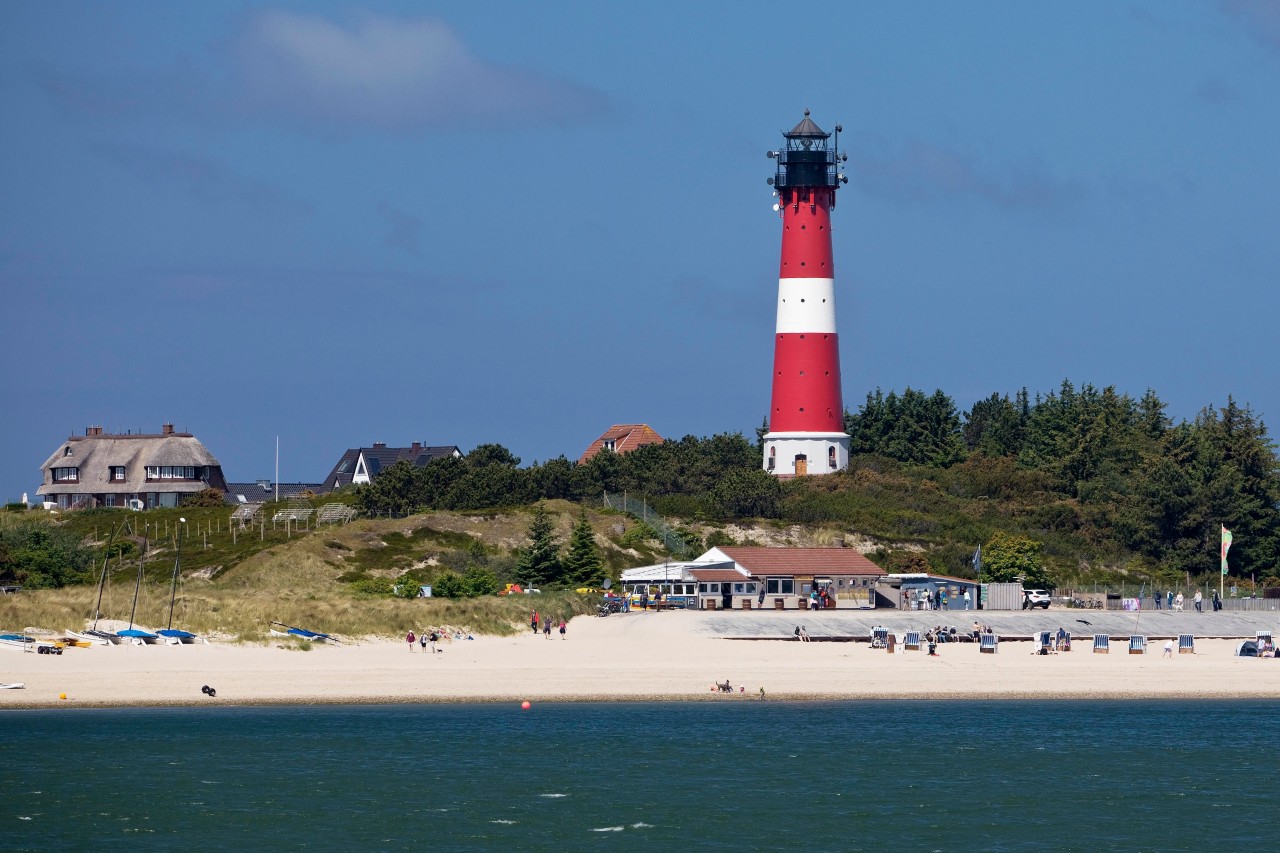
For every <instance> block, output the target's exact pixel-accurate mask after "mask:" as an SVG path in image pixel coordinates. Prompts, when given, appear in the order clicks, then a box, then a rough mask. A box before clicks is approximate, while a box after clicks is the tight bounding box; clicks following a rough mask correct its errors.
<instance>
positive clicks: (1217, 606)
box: [1213, 589, 1222, 613]
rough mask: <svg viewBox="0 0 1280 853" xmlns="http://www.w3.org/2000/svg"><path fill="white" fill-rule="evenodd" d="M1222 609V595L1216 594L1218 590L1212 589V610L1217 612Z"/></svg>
mask: <svg viewBox="0 0 1280 853" xmlns="http://www.w3.org/2000/svg"><path fill="white" fill-rule="evenodd" d="M1221 609H1222V596H1220V595H1218V591H1217V590H1216V589H1215V590H1214V591H1213V612H1214V613H1217V612H1218V611H1219V610H1221Z"/></svg>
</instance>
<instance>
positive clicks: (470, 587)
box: [462, 566, 502, 598]
mask: <svg viewBox="0 0 1280 853" xmlns="http://www.w3.org/2000/svg"><path fill="white" fill-rule="evenodd" d="M500 589H502V584H500V583H498V576H497V575H495V574H494V573H493V572H491V571H489V570H488V569H486V568H484V567H483V566H470V567H468V569H467V570H466V571H465V572H463V574H462V592H463V595H465V596H466V597H467V598H479V597H480V596H483V595H494V594H495V593H497V591H498V590H500Z"/></svg>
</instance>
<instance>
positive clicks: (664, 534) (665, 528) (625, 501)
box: [604, 492, 689, 560]
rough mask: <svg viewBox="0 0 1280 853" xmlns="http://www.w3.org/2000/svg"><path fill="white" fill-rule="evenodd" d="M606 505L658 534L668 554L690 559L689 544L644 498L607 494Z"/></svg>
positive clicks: (681, 558)
mask: <svg viewBox="0 0 1280 853" xmlns="http://www.w3.org/2000/svg"><path fill="white" fill-rule="evenodd" d="M604 505H605V506H606V507H609V508H610V509H616V510H618V511H620V512H625V513H627V514H628V515H632V516H635V517H636V518H638V519H640V521H642V522H644V523H645V524H646V525H648V526H649V528H650V529H652V530H653V532H654V533H655V534H657V537H658V539H660V540H661V541H662V546H663V547H664V548H666V549H667V551H668V552H670V553H671V554H672V555H673V556H675V557H676V558H677V559H680V560H684V559H687V558H688V556H689V543H688V542H686V541H685V538H684V537H683V536H682V535H680V532H679V531H678V530H676V529H675V528H674V527H672V526H671V525H670V524H668V523H667V521H666V519H664V518H663V517H662V516H660V515H658V514H657V513H656V512H654V511H653V509H652V508H651V507H650V506H649V504H648V503H647V502H646V501H645V500H644V499H643V498H641V499H639V500H637V499H636V498H633V497H631V496H629V495H628V494H627V493H626V492H623V493H622V494H617V493H616V492H615V493H614V494H612V495H611V494H609V493H608V492H605V493H604Z"/></svg>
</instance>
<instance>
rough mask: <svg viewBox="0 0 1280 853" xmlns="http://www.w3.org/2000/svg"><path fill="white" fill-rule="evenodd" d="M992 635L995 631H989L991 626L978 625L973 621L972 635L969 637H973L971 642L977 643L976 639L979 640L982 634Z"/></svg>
mask: <svg viewBox="0 0 1280 853" xmlns="http://www.w3.org/2000/svg"><path fill="white" fill-rule="evenodd" d="M994 633H995V631H993V630H991V626H990V625H979V624H978V623H977V621H976V620H975V621H974V623H973V633H972V634H970V636H971V637H973V641H974V642H975V643H976V642H978V639H979V638H980V637H981V636H982V635H983V634H994Z"/></svg>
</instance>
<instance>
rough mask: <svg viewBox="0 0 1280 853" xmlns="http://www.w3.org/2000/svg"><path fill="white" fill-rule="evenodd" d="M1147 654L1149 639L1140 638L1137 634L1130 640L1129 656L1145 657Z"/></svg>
mask: <svg viewBox="0 0 1280 853" xmlns="http://www.w3.org/2000/svg"><path fill="white" fill-rule="evenodd" d="M1146 653H1147V638H1146V637H1140V636H1138V635H1137V634H1135V635H1133V636H1132V637H1130V638H1129V654H1131V655H1145V654H1146Z"/></svg>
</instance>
